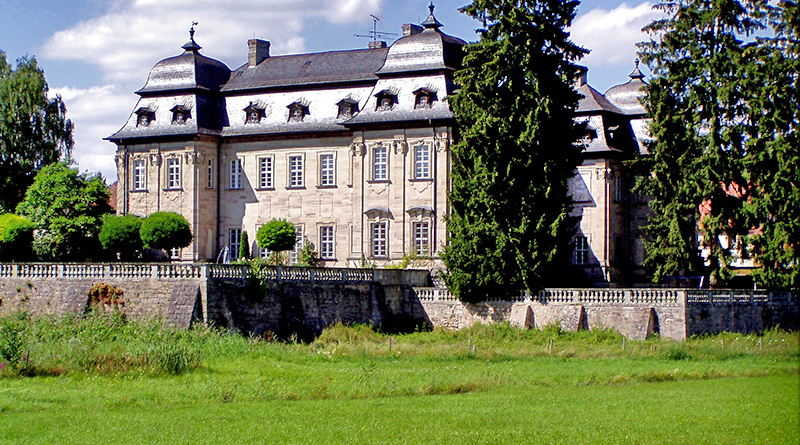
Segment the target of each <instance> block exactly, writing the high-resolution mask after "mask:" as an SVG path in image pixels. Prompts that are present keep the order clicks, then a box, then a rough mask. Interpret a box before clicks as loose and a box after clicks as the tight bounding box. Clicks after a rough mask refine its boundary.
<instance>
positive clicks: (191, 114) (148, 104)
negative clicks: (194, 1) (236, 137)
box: [106, 24, 231, 142]
mask: <svg viewBox="0 0 800 445" xmlns="http://www.w3.org/2000/svg"><path fill="white" fill-rule="evenodd" d="M193 25H194V24H193ZM181 48H182V49H183V50H184V52H183V54H181V55H178V56H174V57H169V58H166V59H163V60H161V61H160V62H158V63H156V64H155V66H153V68H152V69H151V70H150V75H149V76H148V78H147V83H145V85H144V87H142V88H141V89H140V90H138V91H136V94H138V95H139V96H140V98H139V103H138V104H137V105H136V107H135V108H134V112H133V113H131V116H130V117H129V118H128V121H127V122H126V123H125V125H124V126H123V127H122V129H120V131H118V132H116V133H114V134H113V135H111V136H109V137H107V138H106V139H108V140H112V141H115V142H120V141H121V140H123V139H128V138H152V137H164V136H167V137H172V136H183V135H196V134H200V133H204V134H218V133H219V132H220V131H221V130H222V128H223V126H225V124H226V120H225V116H224V114H223V113H222V112H221V111H220V110H222V109H223V108H224V107H221V103H222V97H221V95H220V90H221V89H222V87H223V86H224V85H225V84H226V83H227V82H228V80H229V79H230V76H231V71H230V69H229V68H228V67H227V66H226V65H225V64H224V63H222V62H220V61H218V60H216V59H212V58H210V57H206V56H204V55H202V54H200V52H199V51H200V49H201V46H200V45H198V44H197V42H195V40H194V26H192V28H191V30H190V31H189V41H188V42H186V44H184V45H183V46H182V47H181Z"/></svg>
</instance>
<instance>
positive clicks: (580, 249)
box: [572, 235, 591, 266]
mask: <svg viewBox="0 0 800 445" xmlns="http://www.w3.org/2000/svg"><path fill="white" fill-rule="evenodd" d="M590 251H591V249H590V247H589V238H588V237H587V236H585V235H577V236H575V250H574V253H573V257H572V264H574V265H576V266H585V265H588V264H589V253H590Z"/></svg>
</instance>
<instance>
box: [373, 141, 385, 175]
mask: <svg viewBox="0 0 800 445" xmlns="http://www.w3.org/2000/svg"><path fill="white" fill-rule="evenodd" d="M387 179H389V148H388V147H384V146H378V147H375V148H374V149H373V150H372V180H373V181H386V180H387Z"/></svg>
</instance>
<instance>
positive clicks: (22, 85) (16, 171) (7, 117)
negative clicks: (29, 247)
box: [0, 51, 73, 212]
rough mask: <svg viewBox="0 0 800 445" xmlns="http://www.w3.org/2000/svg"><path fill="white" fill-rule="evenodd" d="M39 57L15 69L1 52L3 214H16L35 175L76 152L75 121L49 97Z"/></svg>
mask: <svg viewBox="0 0 800 445" xmlns="http://www.w3.org/2000/svg"><path fill="white" fill-rule="evenodd" d="M47 93H48V86H47V82H46V81H45V77H44V71H42V70H41V68H39V66H38V64H37V63H36V59H35V58H31V59H28V58H22V59H19V60H18V61H17V67H16V68H13V67H12V66H11V65H10V64H9V63H8V62H7V60H6V55H5V53H3V52H2V51H0V212H3V211H5V212H8V211H13V210H14V209H15V208H16V206H17V204H18V203H19V202H20V201H22V198H23V196H25V191H26V190H27V189H28V187H30V185H31V184H33V179H34V177H35V176H36V173H37V172H38V171H39V170H40V169H41V168H42V167H44V166H45V165H48V164H52V163H54V162H57V161H58V160H59V159H65V160H69V159H70V157H71V153H72V147H73V140H72V128H73V125H72V122H71V121H70V120H69V119H67V118H66V112H67V110H66V106H65V105H64V101H62V100H61V97H60V96H58V95H56V96H55V97H53V98H49V97H48V95H47Z"/></svg>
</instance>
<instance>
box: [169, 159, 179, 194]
mask: <svg viewBox="0 0 800 445" xmlns="http://www.w3.org/2000/svg"><path fill="white" fill-rule="evenodd" d="M167 188H169V189H179V188H181V158H178V157H171V158H167Z"/></svg>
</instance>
